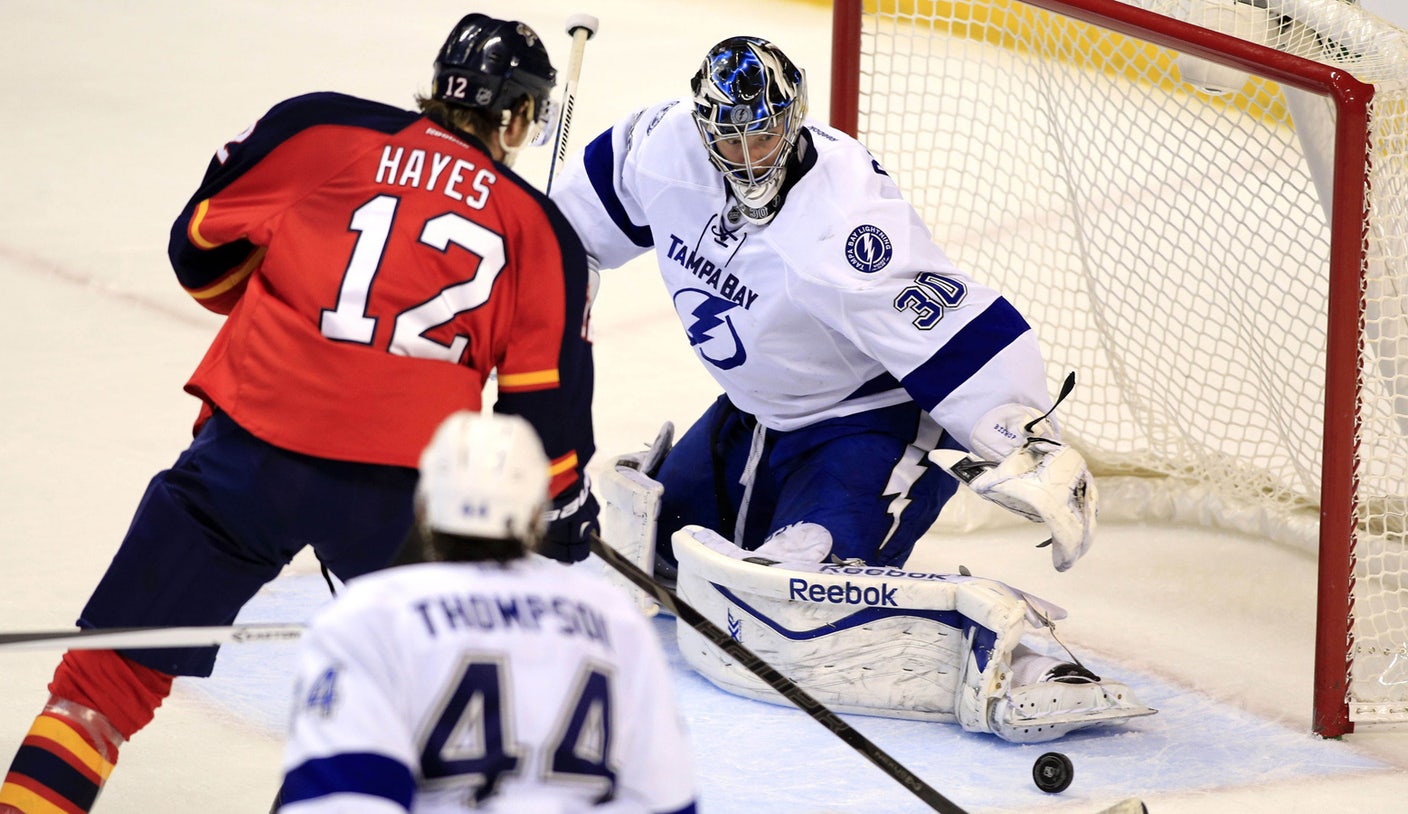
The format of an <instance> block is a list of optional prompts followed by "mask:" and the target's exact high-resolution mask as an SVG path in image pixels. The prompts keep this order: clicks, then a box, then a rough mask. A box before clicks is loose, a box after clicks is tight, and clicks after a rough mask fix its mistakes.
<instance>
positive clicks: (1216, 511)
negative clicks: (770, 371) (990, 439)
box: [831, 0, 1408, 737]
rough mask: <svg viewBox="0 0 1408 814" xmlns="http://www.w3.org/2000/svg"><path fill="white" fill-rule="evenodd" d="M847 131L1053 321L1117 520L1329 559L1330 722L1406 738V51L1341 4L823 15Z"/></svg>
mask: <svg viewBox="0 0 1408 814" xmlns="http://www.w3.org/2000/svg"><path fill="white" fill-rule="evenodd" d="M833 24H834V28H833V44H832V77H831V121H832V124H833V125H835V126H837V127H838V128H840V129H842V130H845V131H847V132H850V133H853V134H856V135H857V136H859V137H860V138H861V140H862V141H863V142H865V143H866V144H867V145H868V146H869V147H870V149H871V151H872V152H873V153H874V154H875V155H876V157H877V158H878V159H879V161H880V163H881V164H882V165H883V166H884V167H885V168H886V170H887V171H888V172H889V173H890V174H891V175H894V176H895V177H896V178H897V180H898V181H899V182H900V185H901V187H902V188H904V189H905V192H906V195H907V196H908V197H909V199H910V200H911V202H913V203H914V204H915V206H916V208H918V209H919V210H920V212H921V214H922V215H924V217H925V219H926V222H927V223H928V224H929V225H930V227H931V228H932V229H933V230H934V232H935V238H936V240H937V241H938V242H939V243H940V245H942V246H944V248H945V249H946V250H947V251H948V252H949V253H950V254H951V255H952V256H953V257H954V259H955V260H956V261H957V262H958V264H959V265H960V266H962V267H965V268H967V269H968V270H969V271H971V272H973V273H974V274H975V275H977V276H978V277H979V278H980V279H984V280H987V281H991V282H992V283H993V284H994V285H996V287H997V288H998V289H999V290H1001V291H1003V292H1004V293H1005V294H1007V295H1008V296H1009V297H1010V298H1012V299H1014V300H1015V301H1016V302H1017V305H1018V307H1019V308H1021V309H1022V310H1023V312H1024V313H1026V314H1027V315H1028V317H1029V319H1031V321H1032V322H1033V324H1034V325H1035V326H1036V328H1037V331H1038V333H1039V335H1040V337H1041V340H1042V344H1043V347H1044V348H1045V350H1046V352H1047V356H1048V360H1049V363H1050V367H1049V369H1048V375H1049V377H1050V378H1051V381H1052V390H1053V392H1055V389H1056V387H1057V386H1058V385H1059V383H1060V380H1061V379H1062V378H1063V377H1064V376H1065V374H1066V372H1067V371H1070V370H1075V371H1076V372H1077V375H1078V380H1079V382H1080V384H1079V385H1078V386H1077V390H1076V393H1075V395H1074V396H1073V398H1072V399H1071V400H1070V407H1068V408H1066V409H1064V410H1063V415H1062V420H1063V423H1064V427H1065V428H1066V432H1067V435H1068V437H1069V438H1070V439H1071V440H1072V442H1073V443H1075V444H1076V445H1077V446H1079V447H1080V448H1081V449H1082V451H1083V452H1084V453H1085V455H1086V457H1087V458H1088V459H1089V460H1090V461H1091V463H1092V467H1093V468H1094V469H1095V470H1096V472H1097V475H1098V476H1099V477H1100V479H1101V480H1100V483H1101V491H1102V503H1101V512H1102V516H1105V517H1115V516H1119V515H1120V514H1121V513H1122V510H1126V509H1127V510H1129V513H1130V514H1131V515H1132V516H1139V517H1145V518H1154V519H1172V520H1193V521H1196V522H1202V523H1206V524H1211V525H1216V526H1221V527H1225V528H1228V529H1231V530H1235V531H1240V532H1246V533H1250V534H1254V535H1257V536H1264V537H1269V538H1272V539H1276V540H1278V541H1280V542H1283V543H1288V544H1292V545H1296V546H1300V547H1303V548H1304V549H1305V550H1307V551H1314V552H1316V553H1317V555H1318V558H1319V559H1318V562H1319V582H1320V584H1319V589H1318V606H1317V630H1316V647H1315V662H1316V663H1315V676H1314V711H1313V727H1314V729H1315V731H1316V732H1318V733H1320V734H1322V735H1324V736H1327V737H1332V736H1336V735H1340V734H1343V733H1345V732H1349V731H1352V730H1353V727H1354V724H1355V722H1365V723H1368V722H1401V721H1408V545H1405V542H1406V541H1408V317H1405V314H1408V33H1406V32H1404V31H1403V30H1401V29H1398V28H1396V27H1394V26H1393V25H1391V24H1389V23H1388V22H1386V21H1383V20H1380V19H1378V18H1375V17H1373V16H1372V15H1370V14H1368V13H1366V12H1364V11H1363V10H1361V9H1359V8H1358V7H1357V6H1355V5H1352V4H1350V3H1346V2H1342V1H1341V0H1128V2H1116V0H952V2H945V0H867V1H866V2H862V0H836V2H835V4H834V19H833Z"/></svg>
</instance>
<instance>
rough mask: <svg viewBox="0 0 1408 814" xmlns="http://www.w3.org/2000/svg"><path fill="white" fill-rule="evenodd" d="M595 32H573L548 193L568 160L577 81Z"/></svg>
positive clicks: (578, 30) (549, 168) (581, 28)
mask: <svg viewBox="0 0 1408 814" xmlns="http://www.w3.org/2000/svg"><path fill="white" fill-rule="evenodd" d="M593 33H594V32H592V31H591V29H588V28H585V27H578V28H574V29H573V30H572V55H571V56H570V57H569V58H568V60H567V80H566V82H565V83H564V84H563V86H562V112H561V113H560V114H559V115H558V119H557V144H556V145H555V146H554V147H553V152H552V165H551V166H549V167H548V185H547V191H548V192H552V179H553V177H554V176H556V175H557V169H558V167H560V166H562V162H563V161H565V160H566V159H567V136H568V134H569V132H570V131H571V129H572V109H573V108H574V107H576V105H577V79H578V78H579V77H580V76H581V75H582V54H583V52H584V51H586V49H587V40H588V39H590V38H591V36H592V34H593Z"/></svg>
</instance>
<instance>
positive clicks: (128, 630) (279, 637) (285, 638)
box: [0, 624, 304, 651]
mask: <svg viewBox="0 0 1408 814" xmlns="http://www.w3.org/2000/svg"><path fill="white" fill-rule="evenodd" d="M303 630H304V626H303V625H301V624H268V625H228V626H210V627H205V626H196V627H114V628H90V629H86V630H40V631H32V632H21V633H0V651H4V650H11V651H33V650H54V649H59V650H143V649H158V648H162V647H208V646H211V645H220V644H254V643H260V642H291V641H296V640H297V639H298V638H299V637H300V636H302V635H303Z"/></svg>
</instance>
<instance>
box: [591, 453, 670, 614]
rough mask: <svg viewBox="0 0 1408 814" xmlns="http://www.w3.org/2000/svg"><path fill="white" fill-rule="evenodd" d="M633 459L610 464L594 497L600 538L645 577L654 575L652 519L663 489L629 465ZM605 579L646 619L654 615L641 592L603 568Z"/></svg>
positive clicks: (648, 599) (656, 606)
mask: <svg viewBox="0 0 1408 814" xmlns="http://www.w3.org/2000/svg"><path fill="white" fill-rule="evenodd" d="M633 457H634V456H622V457H621V458H617V459H616V460H614V461H612V462H611V465H610V466H609V467H607V469H606V473H605V474H604V475H603V476H602V477H600V478H598V479H597V481H596V483H595V485H596V490H597V495H598V496H599V497H600V498H601V516H600V521H601V539H602V540H604V541H605V542H606V544H607V545H609V546H611V547H612V548H614V549H616V550H617V551H619V552H621V554H623V555H624V556H625V557H626V558H627V559H629V560H630V561H631V562H633V563H635V565H636V566H638V567H639V568H640V569H641V570H642V571H644V572H645V573H647V574H654V572H655V520H656V518H657V517H658V516H659V514H660V498H661V496H662V495H663V494H664V493H665V488H664V487H663V486H661V485H660V482H659V481H657V480H655V479H653V478H650V477H648V476H647V475H645V474H644V473H642V472H640V471H639V470H638V469H635V468H634V467H633V466H631V465H630V464H629V463H625V464H624V465H623V461H629V460H630V459H631V458H633ZM604 573H605V574H606V578H607V580H609V581H611V582H613V583H615V584H617V585H620V586H622V587H623V588H624V589H625V590H626V592H627V593H629V594H630V595H631V596H633V597H634V598H635V600H636V604H637V605H638V606H639V607H640V609H641V611H642V612H643V613H645V614H646V615H647V616H654V615H655V614H656V613H658V612H659V610H660V606H659V604H658V603H656V602H655V600H654V599H652V598H651V597H650V596H649V595H648V594H647V593H646V592H645V591H643V590H641V589H640V588H639V587H637V586H636V585H635V584H634V583H632V582H630V581H629V580H627V579H626V578H625V577H623V576H621V575H620V574H619V573H617V572H616V569H614V568H611V567H607V568H606V570H605V572H604Z"/></svg>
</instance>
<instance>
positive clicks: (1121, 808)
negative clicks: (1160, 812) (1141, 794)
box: [1095, 797, 1149, 814]
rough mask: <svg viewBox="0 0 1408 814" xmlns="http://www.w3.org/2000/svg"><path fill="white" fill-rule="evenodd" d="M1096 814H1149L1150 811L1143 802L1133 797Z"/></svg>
mask: <svg viewBox="0 0 1408 814" xmlns="http://www.w3.org/2000/svg"><path fill="white" fill-rule="evenodd" d="M1095 814H1149V809H1148V807H1146V806H1145V805H1144V801H1143V800H1140V799H1139V798H1138V797H1131V798H1129V799H1128V800H1121V801H1119V802H1118V803H1115V804H1114V805H1112V806H1110V807H1109V808H1102V809H1100V810H1099V811H1097V812H1095Z"/></svg>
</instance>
